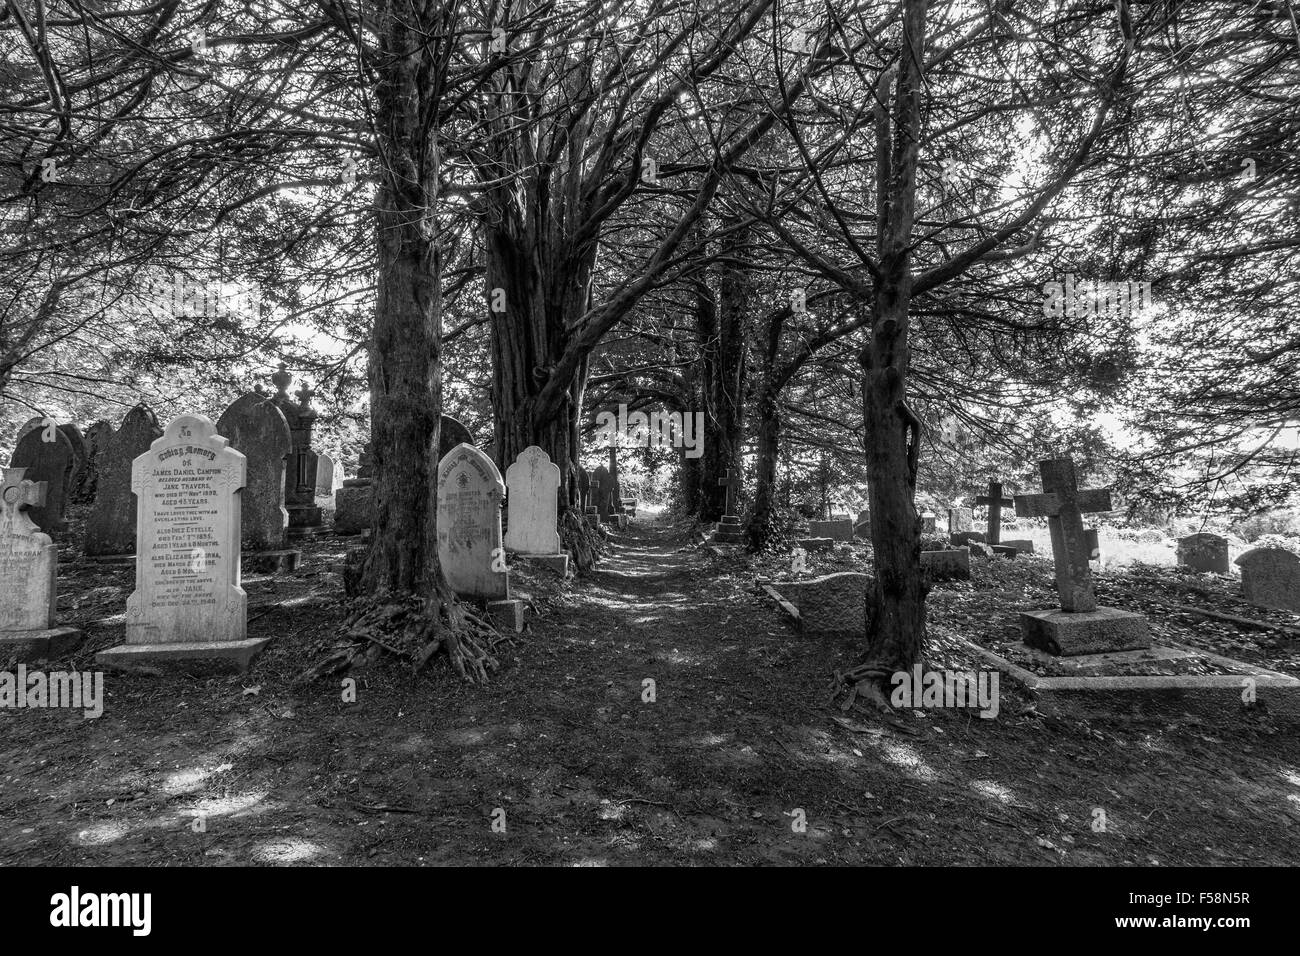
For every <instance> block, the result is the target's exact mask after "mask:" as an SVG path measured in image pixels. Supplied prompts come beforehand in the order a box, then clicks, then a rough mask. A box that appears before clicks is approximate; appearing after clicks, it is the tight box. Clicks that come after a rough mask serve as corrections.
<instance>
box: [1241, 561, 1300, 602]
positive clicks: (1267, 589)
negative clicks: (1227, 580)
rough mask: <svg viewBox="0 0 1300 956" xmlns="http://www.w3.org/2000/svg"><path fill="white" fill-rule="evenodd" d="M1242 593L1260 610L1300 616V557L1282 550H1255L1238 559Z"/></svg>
mask: <svg viewBox="0 0 1300 956" xmlns="http://www.w3.org/2000/svg"><path fill="white" fill-rule="evenodd" d="M1235 563H1236V565H1237V566H1238V567H1240V568H1241V592H1242V594H1243V595H1244V596H1245V598H1246V600H1247V601H1249V602H1250V603H1251V604H1254V605H1256V606H1257V607H1272V608H1278V609H1280V610H1283V611H1294V612H1296V613H1300V557H1296V555H1294V554H1293V553H1291V552H1290V551H1286V550H1284V549H1282V548H1255V549H1254V550H1253V551H1247V552H1246V553H1245V554H1243V555H1242V556H1241V557H1239V558H1237V560H1236V562H1235Z"/></svg>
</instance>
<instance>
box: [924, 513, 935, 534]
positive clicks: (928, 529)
mask: <svg viewBox="0 0 1300 956" xmlns="http://www.w3.org/2000/svg"><path fill="white" fill-rule="evenodd" d="M935 519H936V516H935V513H934V512H933V511H925V512H922V514H921V534H934V533H935V530H936V521H935Z"/></svg>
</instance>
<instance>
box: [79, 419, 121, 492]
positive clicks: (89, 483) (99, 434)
mask: <svg viewBox="0 0 1300 956" xmlns="http://www.w3.org/2000/svg"><path fill="white" fill-rule="evenodd" d="M112 439H113V426H112V424H110V423H109V422H106V421H98V422H95V424H93V425H91V426H90V427H89V428H88V429H86V480H85V481H84V482H82V485H81V487H82V489H83V490H84V492H85V496H86V501H88V502H89V501H94V500H95V495H96V494H97V493H98V490H99V468H100V465H101V464H102V463H103V461H104V456H105V455H106V454H107V453H108V444H109V442H110V441H112Z"/></svg>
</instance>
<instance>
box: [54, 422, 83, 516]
mask: <svg viewBox="0 0 1300 956" xmlns="http://www.w3.org/2000/svg"><path fill="white" fill-rule="evenodd" d="M59 431H61V432H63V434H64V435H66V436H67V439H68V442H69V444H71V445H72V474H70V475H69V476H68V500H69V501H75V502H78V503H80V502H84V501H86V500H87V499H86V495H85V491H84V486H85V481H86V439H85V438H84V437H82V434H81V429H80V428H78V427H77V426H76V425H74V424H73V423H72V422H68V423H67V424H66V425H60V426H59Z"/></svg>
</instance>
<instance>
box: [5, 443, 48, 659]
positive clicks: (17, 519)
mask: <svg viewBox="0 0 1300 956" xmlns="http://www.w3.org/2000/svg"><path fill="white" fill-rule="evenodd" d="M26 471H27V469H26V468H5V469H4V479H3V481H0V636H4V635H8V634H11V633H14V632H18V631H39V630H43V629H45V628H49V627H53V626H54V577H55V574H56V572H57V568H58V564H59V549H58V547H57V546H56V545H55V544H54V541H53V539H52V538H51V537H50V536H49V535H48V534H46V533H45V532H43V531H41V529H40V528H38V527H37V526H36V522H34V521H32V519H31V518H29V517H28V516H27V512H26V509H27V508H28V507H40V505H42V504H43V503H44V500H45V490H46V483H45V482H43V481H29V480H27V479H25V478H24V477H23V473H24V472H26Z"/></svg>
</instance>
